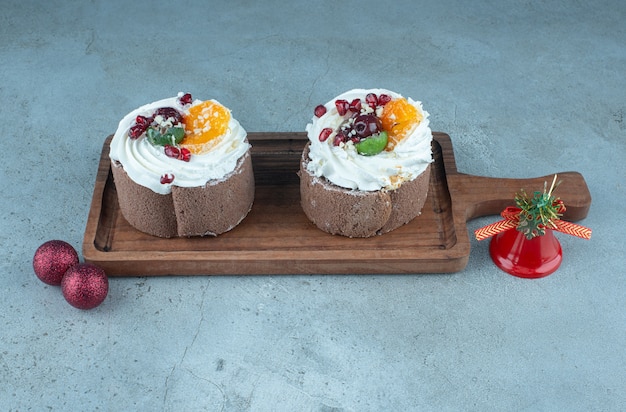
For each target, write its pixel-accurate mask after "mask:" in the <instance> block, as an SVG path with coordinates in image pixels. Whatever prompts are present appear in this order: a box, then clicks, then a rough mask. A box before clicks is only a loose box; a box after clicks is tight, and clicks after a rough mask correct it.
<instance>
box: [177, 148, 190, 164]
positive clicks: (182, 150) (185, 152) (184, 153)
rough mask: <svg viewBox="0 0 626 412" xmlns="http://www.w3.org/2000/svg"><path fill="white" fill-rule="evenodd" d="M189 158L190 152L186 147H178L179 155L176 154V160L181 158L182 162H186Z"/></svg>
mask: <svg viewBox="0 0 626 412" xmlns="http://www.w3.org/2000/svg"><path fill="white" fill-rule="evenodd" d="M190 159H191V152H190V151H189V149H187V148H186V147H181V148H180V155H178V160H182V161H183V162H188V161H189V160H190Z"/></svg>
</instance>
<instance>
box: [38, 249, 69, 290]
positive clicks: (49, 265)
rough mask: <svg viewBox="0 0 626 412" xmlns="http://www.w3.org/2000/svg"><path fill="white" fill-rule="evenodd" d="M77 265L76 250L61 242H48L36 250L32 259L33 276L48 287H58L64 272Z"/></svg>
mask: <svg viewBox="0 0 626 412" xmlns="http://www.w3.org/2000/svg"><path fill="white" fill-rule="evenodd" d="M77 264H78V253H76V249H74V248H73V247H72V245H70V244H69V243H67V242H64V241H62V240H49V241H47V242H46V243H44V244H43V245H41V246H39V247H38V248H37V251H35V256H34V257H33V269H34V270H35V275H37V277H38V278H39V279H41V281H42V282H44V283H47V284H48V285H54V286H58V285H60V284H61V279H62V278H63V275H64V274H65V272H66V271H67V270H68V269H69V268H71V267H72V266H74V265H77Z"/></svg>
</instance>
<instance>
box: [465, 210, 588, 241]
mask: <svg viewBox="0 0 626 412" xmlns="http://www.w3.org/2000/svg"><path fill="white" fill-rule="evenodd" d="M561 208H562V211H565V206H564V205H561ZM521 211H522V209H520V208H519V207H512V206H509V207H507V208H506V209H504V210H503V211H502V212H501V213H500V216H502V217H503V218H504V219H503V220H500V221H499V222H495V223H492V224H490V225H487V226H484V227H482V228H480V229H477V230H475V231H474V235H475V236H476V240H485V239H487V238H490V237H491V236H495V235H497V234H498V233H500V232H504V231H505V230H509V229H515V228H517V225H518V224H519V214H520V212H521ZM551 223H552V224H553V227H549V228H548V229H554V230H556V231H558V232H561V233H565V234H567V235H572V236H576V237H579V238H582V239H587V240H589V239H591V229H589V228H586V227H584V226H581V225H577V224H576V223H572V222H566V221H563V220H560V219H555V220H552V221H551Z"/></svg>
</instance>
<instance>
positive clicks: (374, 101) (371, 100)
mask: <svg viewBox="0 0 626 412" xmlns="http://www.w3.org/2000/svg"><path fill="white" fill-rule="evenodd" d="M365 102H366V103H367V105H368V106H369V107H371V108H372V109H376V106H378V97H377V96H376V94H374V93H368V94H367V96H365Z"/></svg>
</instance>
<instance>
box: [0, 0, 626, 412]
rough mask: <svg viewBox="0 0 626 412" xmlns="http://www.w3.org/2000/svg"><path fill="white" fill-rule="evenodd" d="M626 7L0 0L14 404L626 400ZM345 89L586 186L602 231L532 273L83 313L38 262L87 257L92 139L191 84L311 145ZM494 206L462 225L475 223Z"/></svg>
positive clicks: (0, 252) (299, 279)
mask: <svg viewBox="0 0 626 412" xmlns="http://www.w3.org/2000/svg"><path fill="white" fill-rule="evenodd" d="M625 20H626V3H624V2H623V1H609V0H607V1H595V2H580V1H554V0H549V1H541V2H539V1H526V2H518V1H510V0H505V1H498V2H490V1H476V2H465V1H453V0H442V1H437V2H413V1H398V2H388V3H382V2H379V1H370V0H364V1H361V2H331V1H322V2H300V1H270V2H245V1H239V0H235V1H229V2H212V1H181V2H161V3H157V4H153V3H152V2H147V1H135V2H128V1H126V2H123V1H119V0H111V1H106V2H105V1H90V2H79V1H58V0H55V1H47V2H38V1H32V0H26V1H13V0H11V1H3V5H2V7H1V13H0V61H1V64H0V101H1V102H2V106H1V107H2V108H1V109H0V113H1V118H2V120H3V124H4V134H3V142H4V145H3V148H2V150H1V151H0V153H1V154H0V156H1V159H2V162H1V166H0V176H1V178H2V182H3V186H4V189H3V191H2V193H3V195H2V196H1V197H0V210H2V214H1V215H0V239H1V242H2V248H1V249H0V275H1V276H0V288H1V289H2V298H1V299H0V329H1V335H0V409H2V410H9V411H26V410H37V411H40V410H55V411H57V410H58V411H61V410H111V411H116V410H141V411H144V410H145V411H154V410H164V411H181V410H185V411H194V410H208V411H325V412H330V411H334V412H340V411H383V410H384V411H416V410H425V411H426V410H437V411H445V410H450V411H457V410H476V411H485V410H502V411H565V410H567V411H619V410H624V409H626V391H625V388H626V374H625V373H624V371H625V370H626V353H625V349H624V348H625V347H626V310H625V309H626V308H625V306H626V305H625V301H626V277H625V273H624V272H625V271H624V267H625V266H626V265H625V261H624V237H625V236H624V230H625V229H624V222H625V219H624V212H625V209H624V204H625V203H626V195H625V188H624V181H625V180H626V173H625V172H626V167H625V166H624V160H625V159H626V143H625V142H626V140H625V139H626V119H624V115H625V113H626V99H625V97H624V96H625V94H624V90H625V89H626V81H625V73H626V26H625V25H624V21H625ZM355 87H384V88H388V89H391V90H395V91H398V92H400V93H402V94H404V95H406V96H411V97H413V98H415V99H417V100H421V101H423V102H424V106H425V108H426V110H427V111H429V112H430V114H431V127H432V129H433V130H437V131H443V132H447V133H449V134H450V136H451V137H452V141H453V144H454V147H455V154H456V159H457V164H458V168H459V170H460V171H461V172H464V173H470V174H475V175H483V176H494V177H535V176H543V175H550V174H552V173H555V172H561V171H569V170H574V171H578V172H580V173H582V174H583V176H584V177H585V179H586V181H587V183H588V186H589V188H590V191H591V194H592V196H593V204H592V206H591V209H590V212H589V215H588V217H587V218H586V219H585V220H584V221H582V222H581V223H582V224H584V225H585V226H588V227H591V228H592V229H593V230H594V234H593V237H592V239H591V240H590V241H585V240H581V239H577V238H574V237H571V236H565V235H563V236H558V235H557V236H558V238H559V240H560V241H561V244H562V246H563V251H564V252H563V253H564V261H563V264H562V266H561V267H560V269H559V270H558V271H557V272H556V273H554V274H553V275H551V276H548V277H546V278H543V279H539V280H526V279H520V278H516V277H512V276H509V275H507V274H505V273H504V272H502V271H500V270H499V269H497V268H496V267H495V266H494V264H493V263H492V262H491V259H490V258H489V253H488V247H489V246H488V242H476V241H474V240H473V241H472V245H471V246H472V251H471V255H470V259H469V264H468V266H467V268H466V269H465V270H463V271H462V272H460V273H455V274H449V275H442V274H427V275H384V276H382V275H365V276H352V275H340V276H329V275H324V276H314V275H312V276H308V275H307V276H301V275H298V276H296V275H294V276H179V277H158V278H155V277H147V276H146V277H129V278H112V279H111V281H110V290H109V296H108V297H107V299H106V300H105V302H104V303H103V304H102V305H100V306H99V307H97V308H96V309H93V310H90V311H81V310H78V309H75V308H73V307H71V306H70V305H69V304H67V303H66V302H65V300H64V299H63V297H62V295H61V292H60V290H59V288H58V287H53V286H47V285H45V284H43V283H42V282H40V281H39V280H38V279H37V278H36V277H35V275H34V273H33V269H32V265H31V261H32V257H33V254H34V251H35V250H36V248H37V247H38V246H39V245H40V244H41V243H43V242H44V241H46V240H49V239H63V240H66V241H67V242H69V243H71V244H72V245H74V246H75V247H76V248H78V249H79V251H80V247H81V243H82V237H83V233H84V229H85V225H86V221H87V213H88V210H89V206H90V201H91V197H92V192H93V184H94V180H95V174H96V170H97V165H98V160H99V156H100V151H101V149H102V145H103V142H104V139H105V137H106V136H107V135H109V134H111V133H112V132H113V131H114V130H115V128H116V126H117V122H118V121H119V119H120V118H121V117H122V116H123V115H125V114H126V113H127V112H129V111H130V110H132V109H134V108H135V107H137V106H139V105H141V104H144V103H147V102H150V101H153V100H157V99H160V98H163V97H168V96H172V95H174V94H176V93H177V92H178V91H190V92H192V93H194V95H196V96H198V97H202V98H216V99H217V100H219V101H221V102H223V103H224V104H226V105H227V106H229V107H230V108H231V109H232V111H233V114H234V115H235V116H236V117H237V118H238V119H239V120H240V121H241V123H242V124H243V125H244V126H245V127H246V128H247V130H249V131H302V130H303V129H304V127H305V125H306V123H307V122H308V121H309V119H310V118H311V115H312V108H313V107H314V106H315V105H316V104H318V103H323V102H326V101H328V100H330V99H331V98H332V97H333V96H335V95H336V94H339V93H340V92H343V91H345V90H348V89H351V88H355ZM497 218H498V217H497V216H493V217H484V218H480V219H476V220H473V221H471V222H469V225H468V226H469V230H474V229H476V228H478V227H481V226H483V225H485V224H487V223H491V222H493V221H495V220H496V219H497Z"/></svg>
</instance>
